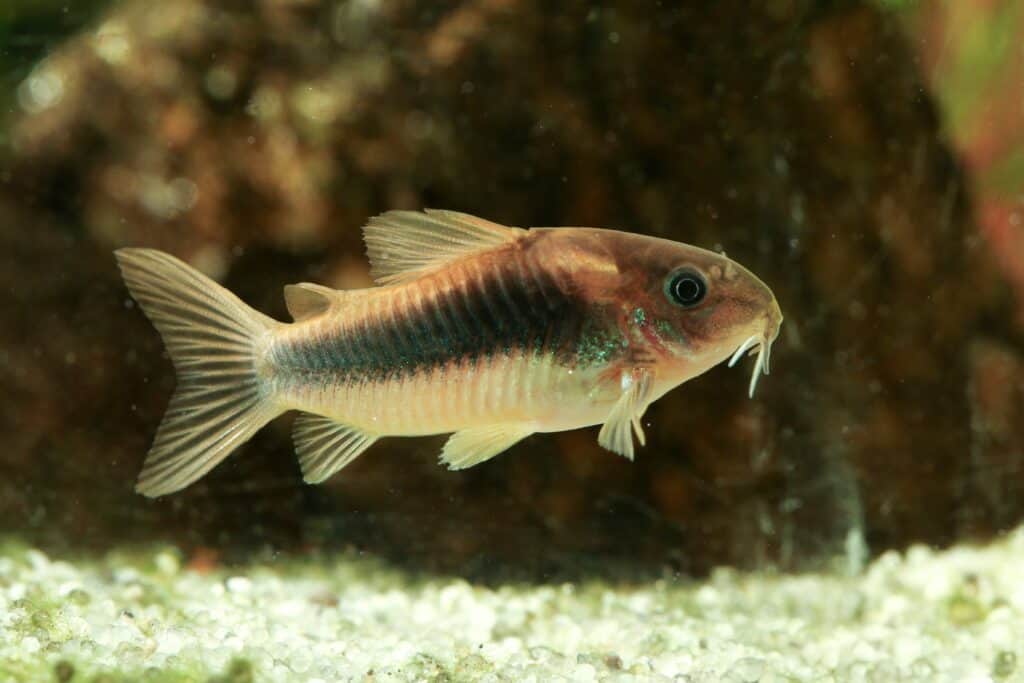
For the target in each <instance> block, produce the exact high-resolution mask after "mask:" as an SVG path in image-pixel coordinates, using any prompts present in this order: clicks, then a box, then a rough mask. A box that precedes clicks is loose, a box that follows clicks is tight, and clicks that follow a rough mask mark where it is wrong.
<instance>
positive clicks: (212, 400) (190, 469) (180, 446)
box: [116, 249, 280, 497]
mask: <svg viewBox="0 0 1024 683" xmlns="http://www.w3.org/2000/svg"><path fill="white" fill-rule="evenodd" d="M116 256H117V261H118V265H119V266H120V268H121V273H122V275H123V277H124V281H125V284H127V285H128V289H129V290H131V293H132V296H133V297H134V298H135V300H136V301H138V302H139V305H140V307H141V308H142V310H143V311H144V312H145V313H146V315H147V316H148V317H149V319H150V320H151V321H152V323H153V325H154V326H155V327H156V328H157V330H158V331H159V332H160V334H161V336H162V337H163V339H164V344H165V345H166V346H167V351H168V353H169V354H170V356H171V361H172V362H173V363H174V367H175V370H176V371H177V373H178V386H177V388H176V389H175V392H174V395H173V396H172V397H171V402H170V404H169V405H168V407H167V411H166V413H165V414H164V418H163V420H162V421H161V423H160V427H159V428H158V429H157V432H156V437H155V438H154V440H153V446H152V448H150V451H149V455H148V456H147V457H146V461H145V463H144V464H143V468H142V472H141V474H139V479H138V483H137V484H136V491H138V492H139V493H142V494H143V495H146V496H150V497H156V496H162V495H166V494H168V493H172V492H174V491H177V490H179V489H182V488H184V487H186V486H188V485H189V484H191V483H192V482H194V481H196V480H197V479H199V478H200V477H202V476H203V475H205V474H206V473H207V472H209V471H210V470H211V469H213V468H214V467H215V466H216V465H217V464H218V463H220V462H221V461H222V460H223V459H224V458H226V457H227V456H228V455H230V454H231V452H232V451H234V450H235V449H236V448H237V447H238V446H240V445H241V444H242V443H244V442H245V441H247V440H249V438H250V437H251V436H252V435H253V434H255V433H256V432H257V431H259V430H260V429H261V428H262V427H263V425H265V424H266V423H267V422H269V421H270V420H272V419H273V418H274V417H276V416H277V415H278V414H279V413H280V409H279V408H278V407H277V406H276V405H275V404H274V403H273V401H272V400H271V397H270V396H269V395H268V392H267V390H266V388H265V387H264V385H263V383H262V382H261V381H260V379H259V377H258V376H257V374H256V370H255V358H256V345H257V343H258V341H259V340H260V339H262V338H263V336H264V335H265V334H267V333H268V332H269V330H270V329H271V328H272V327H274V326H276V325H277V324H278V323H277V322H276V321H275V320H273V319H272V318H269V317H267V316H265V315H263V314H262V313H259V312H257V311H255V310H253V309H252V308H250V307H249V306H247V305H246V304H244V303H243V302H242V301H241V300H240V299H239V298H238V297H236V296H235V295H234V294H232V293H231V292H229V291H228V290H226V289H225V288H223V287H221V286H220V285H218V284H217V283H216V282H214V281H213V280H211V279H210V278H208V277H206V276H205V275H203V274H201V273H199V272H198V271H196V270H195V269H193V268H192V267H190V266H188V265H186V264H185V263H183V262H181V261H179V260H178V259H176V258H174V257H173V256H171V255H169V254H165V253H163V252H160V251H157V250H154V249H119V250H117V252H116Z"/></svg>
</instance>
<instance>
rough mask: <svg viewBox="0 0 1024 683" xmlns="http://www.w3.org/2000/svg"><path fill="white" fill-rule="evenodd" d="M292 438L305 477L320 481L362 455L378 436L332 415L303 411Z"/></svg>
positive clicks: (316, 481) (308, 482)
mask: <svg viewBox="0 0 1024 683" xmlns="http://www.w3.org/2000/svg"><path fill="white" fill-rule="evenodd" d="M292 439H293V440H294V442H295V451H296V453H298V456H299V466H300V467H301V468H302V478H303V480H304V481H305V482H306V483H307V484H319V483H320V482H322V481H324V480H325V479H327V478H328V477H330V476H331V475H332V474H334V473H335V472H337V471H338V470H340V469H341V468H343V467H345V466H346V465H348V464H349V463H350V462H352V461H353V460H355V459H356V458H358V457H359V456H360V455H361V454H362V452H363V451H365V450H366V449H367V448H369V447H370V446H372V445H373V443H374V442H375V441H376V440H377V436H376V435H375V434H367V433H366V432H363V431H361V430H359V429H356V428H355V427H350V426H348V425H345V424H341V423H340V422H335V421H334V420H332V419H330V418H328V417H323V416H321V415H314V414H312V413H301V414H300V415H299V416H298V417H296V418H295V426H294V427H293V429H292Z"/></svg>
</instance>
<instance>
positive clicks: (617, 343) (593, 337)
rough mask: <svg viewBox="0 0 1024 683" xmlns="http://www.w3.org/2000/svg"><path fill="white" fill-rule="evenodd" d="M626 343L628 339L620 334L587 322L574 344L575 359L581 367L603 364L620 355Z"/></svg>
mask: <svg viewBox="0 0 1024 683" xmlns="http://www.w3.org/2000/svg"><path fill="white" fill-rule="evenodd" d="M628 345H629V341H628V340H627V339H626V338H625V337H624V336H622V335H621V334H619V333H617V332H615V331H612V330H609V329H607V328H605V327H600V326H597V325H593V324H590V323H587V324H585V326H584V329H583V331H582V332H581V333H580V337H579V341H578V343H577V344H576V354H575V361H576V363H577V364H579V365H580V366H581V367H591V366H594V365H605V364H607V363H609V362H611V361H612V360H613V359H614V358H616V357H617V356H620V355H622V354H623V350H624V349H625V348H627V347H628Z"/></svg>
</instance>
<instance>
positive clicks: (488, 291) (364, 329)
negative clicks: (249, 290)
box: [275, 261, 585, 382]
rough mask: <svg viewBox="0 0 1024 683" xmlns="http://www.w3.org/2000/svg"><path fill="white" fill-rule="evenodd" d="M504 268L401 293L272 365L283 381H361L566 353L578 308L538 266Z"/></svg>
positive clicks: (287, 348)
mask: <svg viewBox="0 0 1024 683" xmlns="http://www.w3.org/2000/svg"><path fill="white" fill-rule="evenodd" d="M501 268H502V270H501V271H500V272H493V271H486V272H484V273H482V274H478V273H476V272H474V270H473V266H468V267H467V270H466V272H465V273H460V274H459V275H461V276H462V277H461V278H459V279H458V280H457V281H456V282H454V283H453V282H452V280H449V278H448V277H442V278H441V279H439V280H434V281H433V282H434V283H435V285H436V286H437V289H436V290H435V291H434V292H433V295H432V296H427V297H423V298H422V299H421V300H420V299H419V297H418V296H417V295H416V294H415V293H414V292H411V291H408V292H398V293H396V295H395V297H394V299H393V300H392V303H393V305H394V307H393V308H392V309H391V310H389V311H380V312H378V313H375V314H371V315H369V316H367V317H366V318H364V319H363V320H360V321H354V322H353V324H352V325H350V326H346V327H345V328H344V329H341V330H339V331H337V332H335V333H333V334H332V335H329V336H323V337H311V338H309V339H301V340H292V341H290V342H288V343H287V344H286V345H282V347H281V348H279V349H277V351H276V354H275V359H276V365H277V366H278V368H279V369H280V370H281V371H282V377H283V378H287V376H289V374H294V375H295V376H296V378H301V377H304V376H311V375H317V376H318V377H317V380H318V381H321V382H329V381H345V382H352V381H360V382H362V381H379V380H382V379H388V378H391V377H395V376H405V375H408V374H412V373H415V372H418V371H422V370H425V369H429V368H433V367H437V366H439V365H443V364H446V363H448V362H451V361H456V360H458V361H466V360H477V359H484V358H489V357H491V356H493V355H495V354H502V353H509V352H513V351H526V352H551V353H556V354H558V355H560V356H563V355H564V354H567V353H568V354H571V353H572V349H573V348H574V345H575V343H576V341H577V336H578V334H579V331H580V329H581V328H582V325H583V323H584V319H583V316H584V315H585V311H584V307H583V305H582V303H581V302H580V301H578V300H577V299H576V298H575V297H574V296H573V295H571V294H569V293H566V292H564V291H562V289H560V288H559V287H558V286H557V285H556V284H555V282H554V280H553V279H552V278H551V277H550V276H548V275H546V274H544V273H542V272H540V271H539V269H537V268H528V267H526V266H524V265H523V264H522V263H520V262H516V261H509V262H508V263H506V264H504V265H502V267H501ZM453 275H455V274H453ZM407 286H408V287H415V286H416V284H415V283H411V284H409V285H407ZM420 286H423V285H420ZM286 381H287V380H286Z"/></svg>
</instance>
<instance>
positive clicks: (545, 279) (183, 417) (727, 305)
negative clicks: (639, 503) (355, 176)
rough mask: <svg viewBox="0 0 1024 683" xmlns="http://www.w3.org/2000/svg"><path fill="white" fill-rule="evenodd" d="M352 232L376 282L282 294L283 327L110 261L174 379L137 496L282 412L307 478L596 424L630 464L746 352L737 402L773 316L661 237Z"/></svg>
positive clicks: (414, 220) (456, 226)
mask: <svg viewBox="0 0 1024 683" xmlns="http://www.w3.org/2000/svg"><path fill="white" fill-rule="evenodd" d="M365 236H366V242H367V247H368V253H369V256H370V260H371V266H372V273H373V275H374V277H375V279H376V281H377V282H378V286H376V287H371V288H367V289H361V290H348V291H338V290H332V289H329V288H326V287H322V286H320V285H313V284H308V283H304V284H299V285H290V286H288V287H286V289H285V298H286V302H287V304H288V308H289V311H290V313H291V314H292V316H293V317H294V318H295V322H293V323H291V324H285V323H280V322H277V321H274V320H272V319H270V318H267V317H266V316H263V315H262V314H259V313H257V312H255V311H253V310H252V309H249V308H248V307H247V306H245V304H243V303H242V302H241V301H239V300H238V299H237V298H235V297H234V295H232V294H230V293H229V292H227V291H226V290H224V289H223V288H221V287H220V286H219V285H216V284H215V283H213V282H212V281H209V280H208V279H206V278H205V277H204V276H202V275H200V274H198V273H197V272H195V271H194V270H192V269H191V268H189V267H188V266H186V265H185V264H183V263H181V262H180V261H177V260H176V259H174V258H173V257H171V256H169V255H166V254H163V253H161V252H156V251H153V250H139V249H123V250H119V251H118V259H119V262H120V265H121V268H122V272H123V273H124V275H125V279H126V282H127V283H128V285H129V288H130V289H131V290H132V292H133V294H134V295H135V297H136V299H137V300H138V301H139V302H140V304H141V305H142V307H143V309H144V310H145V311H146V313H147V314H148V315H149V316H150V318H151V319H152V320H153V322H154V323H155V324H156V326H157V328H158V329H160V331H161V333H162V334H163V336H164V339H165V341H166V342H167V344H168V349H169V351H170V353H171V357H172V360H173V361H174V362H175V365H176V367H177V370H178V374H179V389H178V391H177V393H176V394H175V397H174V398H172V402H171V406H170V408H169V410H168V415H167V417H166V418H165V420H164V422H163V423H162V424H161V427H160V430H159V431H158V433H157V437H156V441H155V443H154V446H153V449H152V451H151V452H150V456H149V458H148V459H147V461H146V465H145V466H144V469H143V472H142V475H141V476H140V480H139V486H138V490H140V491H141V492H142V493H145V494H147V495H163V494H165V493H170V492H172V491H174V490H177V489H179V488H182V487H184V486H187V485H188V484H189V483H191V482H192V481H195V480H196V479H197V478H199V477H200V476H202V475H203V474H205V472H206V471H208V470H209V469H210V468H212V467H213V466H215V465H216V464H217V463H218V462H220V460H222V459H223V458H224V457H226V456H227V455H228V454H229V453H230V452H231V451H232V450H233V449H234V448H235V447H237V446H238V445H240V444H241V443H242V442H244V441H245V440H247V439H248V438H249V437H250V436H251V435H252V433H254V432H255V431H256V430H258V429H259V428H260V427H262V426H263V424H265V423H266V422H267V421H269V420H270V419H272V418H273V417H275V416H276V415H278V414H280V413H282V412H286V411H289V410H298V411H301V413H300V416H299V417H298V418H297V420H296V425H295V443H296V449H297V451H298V454H299V460H300V464H301V466H302V470H303V474H304V477H305V479H306V480H307V481H310V482H318V481H322V480H324V479H326V478H327V477H329V476H331V475H332V474H333V473H335V472H337V471H338V470H339V469H341V468H342V467H344V466H345V465H346V464H348V463H349V462H351V461H352V460H353V459H354V458H356V457H358V455H360V454H361V453H362V452H363V451H365V450H366V449H367V448H368V447H369V446H370V445H372V444H373V443H374V442H375V441H376V440H377V439H378V438H380V437H383V436H419V435H427V434H439V433H448V432H454V434H453V436H452V437H451V438H450V439H449V440H448V442H447V443H446V444H445V447H444V450H443V451H442V455H441V459H442V461H443V462H445V463H446V464H447V465H448V466H450V467H452V468H453V469H459V468H463V467H469V466H471V465H474V464H477V463H479V462H482V461H484V460H487V459H488V458H491V457H493V456H495V455H497V454H498V453H500V452H502V451H504V450H505V449H507V448H508V447H509V446H511V445H513V444H514V443H516V442H518V441H520V440H521V439H523V438H525V437H526V436H528V435H530V434H533V433H536V432H556V431H563V430H569V429H576V428H579V427H586V426H590V425H596V424H603V425H604V427H603V428H602V430H601V434H600V436H599V441H600V442H601V444H602V445H603V446H605V447H606V448H609V449H610V450H613V451H615V452H617V453H620V454H622V455H625V456H626V457H629V458H632V456H633V434H634V433H635V434H636V436H637V438H638V439H639V440H640V442H641V443H643V439H644V436H643V429H642V427H641V424H640V419H641V417H642V416H643V413H644V411H645V410H646V408H647V406H649V405H650V404H651V403H652V402H653V401H655V400H657V399H658V398H659V397H661V396H662V395H664V394H665V393H666V392H667V391H669V390H671V389H672V388H674V387H676V386H678V385H679V384H681V383H683V382H685V381H687V380H689V379H691V378H692V377H695V376H697V375H699V374H701V373H703V372H705V371H706V370H707V369H709V368H710V367H712V366H714V365H716V364H718V363H720V362H722V361H723V360H726V359H728V358H729V357H730V356H733V357H734V358H733V360H734V361H735V360H736V359H738V358H739V356H740V355H741V354H742V353H743V352H745V351H747V350H749V349H750V348H752V347H757V348H759V349H760V353H759V355H758V361H757V365H756V367H755V370H754V373H755V374H754V377H753V378H752V380H751V387H750V390H751V393H753V388H754V385H755V383H756V377H757V376H758V375H759V374H760V371H761V370H762V369H763V370H764V371H767V360H768V352H769V349H770V346H771V343H772V341H773V340H774V339H775V337H776V336H777V334H778V328H779V325H780V323H781V321H782V316H781V313H780V311H779V307H778V304H777V302H776V301H775V298H774V296H773V295H772V293H771V291H770V290H769V289H768V287H767V286H765V285H764V284H763V283H762V282H761V281H760V280H759V279H757V278H756V277H755V276H754V275H753V274H751V273H750V272H749V271H747V270H746V269H744V268H743V267H742V266H739V265H738V264H736V263H735V262H733V261H731V260H729V259H728V258H726V257H725V256H723V255H720V254H715V253H713V252H709V251H706V250H703V249H699V248H697V247H692V246H689V245H684V244H680V243H677V242H671V241H668V240H663V239H657V238H652V237H645V236H641V235H635V234H631V233H624V232H618V231H614V230H600V229H593V228H533V229H530V230H522V229H519V228H509V227H506V226H501V225H498V224H495V223H490V222H488V221H484V220H482V219H479V218H476V217H473V216H468V215H466V214H459V213H455V212H446V211H428V212H426V213H418V212H404V211H393V212H388V213H386V214H383V215H381V216H378V217H376V218H374V219H371V221H370V223H369V224H368V225H367V227H366V229H365Z"/></svg>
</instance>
